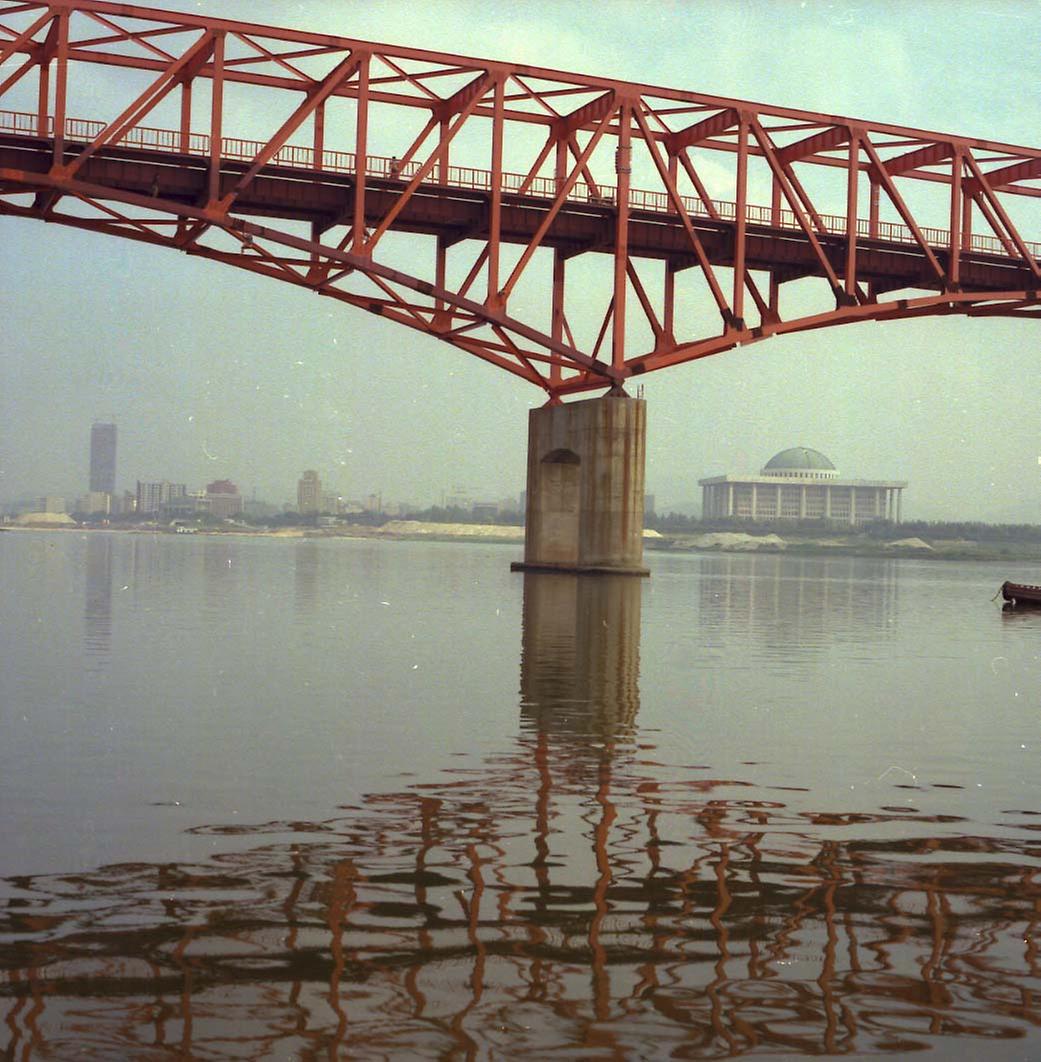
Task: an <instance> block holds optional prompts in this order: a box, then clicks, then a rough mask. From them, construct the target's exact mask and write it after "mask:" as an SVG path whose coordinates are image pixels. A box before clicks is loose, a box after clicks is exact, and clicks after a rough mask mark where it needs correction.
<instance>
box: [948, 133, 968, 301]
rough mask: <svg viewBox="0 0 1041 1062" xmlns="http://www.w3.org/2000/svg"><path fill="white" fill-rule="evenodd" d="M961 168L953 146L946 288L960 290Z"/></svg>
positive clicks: (958, 149)
mask: <svg viewBox="0 0 1041 1062" xmlns="http://www.w3.org/2000/svg"><path fill="white" fill-rule="evenodd" d="M963 169H964V167H963V166H962V157H961V148H960V147H957V146H955V148H954V151H953V152H952V154H951V220H950V226H951V239H950V244H949V245H948V248H947V287H948V289H949V290H950V291H958V290H959V289H960V288H961V240H962V236H961V223H962V186H961V185H962V180H961V179H962V171H963Z"/></svg>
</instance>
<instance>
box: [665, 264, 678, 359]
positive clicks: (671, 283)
mask: <svg viewBox="0 0 1041 1062" xmlns="http://www.w3.org/2000/svg"><path fill="white" fill-rule="evenodd" d="M663 301H664V303H665V305H664V308H663V310H662V332H663V333H664V335H663V336H662V341H663V342H666V343H668V344H669V345H670V346H671V345H675V343H676V325H675V321H676V267H675V266H674V265H673V263H672V261H671V259H666V261H665V278H664V292H663Z"/></svg>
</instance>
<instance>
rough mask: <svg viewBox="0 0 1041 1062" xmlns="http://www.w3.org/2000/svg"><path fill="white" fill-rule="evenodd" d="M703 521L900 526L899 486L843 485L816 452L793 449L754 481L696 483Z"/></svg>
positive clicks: (877, 482) (728, 478)
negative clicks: (877, 522) (886, 522)
mask: <svg viewBox="0 0 1041 1062" xmlns="http://www.w3.org/2000/svg"><path fill="white" fill-rule="evenodd" d="M698 484H699V485H700V487H701V513H702V516H703V517H704V519H706V520H710V519H726V518H736V519H744V520H831V521H834V522H835V523H843V524H853V525H857V524H863V523H868V522H869V521H872V520H892V521H893V522H894V523H899V522H900V498H901V494H902V492H903V490H904V488H905V487H906V486H907V483H906V481H903V480H883V479H843V478H841V477H840V476H839V473H838V471H837V470H836V468H835V466H834V465H833V464H832V463H831V461H829V460H828V458H827V457H825V456H824V454H822V453H821V452H820V451H819V450H811V449H810V448H809V447H808V446H793V447H792V448H791V449H788V450H782V451H781V452H780V453H778V454H775V455H774V456H773V457H771V458H770V460H769V461H767V463H766V464H765V465H764V466H763V468H762V469H761V471H760V472H759V474H758V475H730V474H727V475H723V476H710V477H708V478H707V479H700V480H698Z"/></svg>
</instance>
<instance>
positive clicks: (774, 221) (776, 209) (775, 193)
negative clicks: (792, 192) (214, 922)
mask: <svg viewBox="0 0 1041 1062" xmlns="http://www.w3.org/2000/svg"><path fill="white" fill-rule="evenodd" d="M770 224H771V225H773V227H774V228H775V229H779V228H780V227H781V185H780V183H779V182H778V180H777V178H776V177H775V178H774V179H773V181H772V182H771V185H770Z"/></svg>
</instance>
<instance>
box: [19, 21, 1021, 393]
mask: <svg viewBox="0 0 1041 1062" xmlns="http://www.w3.org/2000/svg"><path fill="white" fill-rule="evenodd" d="M0 64H2V70H3V72H4V73H3V74H0V103H2V104H3V106H4V107H5V108H6V109H5V110H4V111H3V112H2V113H0V213H6V214H12V215H21V216H26V217H37V218H43V219H46V220H50V221H58V222H61V223H64V224H67V225H73V226H77V227H80V228H86V229H92V230H96V231H99V232H104V233H108V234H111V235H118V236H122V237H125V238H129V239H135V240H140V241H144V242H148V243H153V244H159V245H163V246H169V247H173V248H177V249H181V250H185V251H188V252H190V253H192V254H198V255H203V256H206V257H209V258H211V259H215V260H218V261H221V262H225V263H227V264H230V265H235V266H238V267H241V268H245V269H249V270H252V271H254V272H258V273H262V274H265V275H268V276H271V277H275V278H277V279H281V280H285V281H288V282H290V283H294V284H298V285H301V286H304V287H307V288H310V289H312V290H315V291H318V292H319V293H321V294H324V295H328V296H331V297H334V298H337V299H340V300H342V301H345V302H348V303H351V304H354V305H356V306H360V307H363V308H365V309H367V310H369V311H371V312H375V313H378V314H380V315H382V316H384V317H387V318H388V319H391V320H395V321H398V322H399V323H402V324H406V325H408V326H410V327H412V328H415V329H418V330H420V331H422V332H425V333H427V334H430V335H434V336H436V337H438V338H440V339H443V340H445V341H448V342H450V343H453V344H454V345H456V346H458V347H460V348H462V349H463V350H465V351H467V352H469V353H472V354H474V355H476V356H478V357H480V358H482V359H484V360H486V361H489V362H491V363H493V364H495V365H497V366H499V367H500V368H503V369H506V370H508V371H510V372H512V373H514V374H516V375H518V376H520V377H522V378H524V379H526V380H528V381H530V382H532V383H535V384H537V385H538V386H540V387H542V388H543V389H545V390H546V391H547V392H548V393H550V394H564V393H568V392H574V391H582V390H588V389H595V388H600V387H604V386H610V385H612V384H617V383H620V382H623V381H624V380H625V379H626V378H627V377H629V376H632V375H636V374H640V373H645V372H648V371H652V370H655V369H659V368H663V367H666V366H668V365H672V364H676V363H679V362H682V361H687V360H691V359H693V358H698V357H703V356H706V355H708V354H713V353H717V352H719V351H721V350H726V349H729V348H731V347H733V346H735V345H737V344H739V343H747V342H751V341H754V340H756V339H760V338H764V337H766V336H769V335H774V334H779V333H783V332H792V331H798V330H801V329H806V328H816V327H823V326H826V325H831V324H842V323H848V322H852V321H857V320H869V319H875V320H882V319H890V318H898V317H908V316H916V315H930V314H947V313H968V314H991V313H1002V314H1027V313H1031V312H1032V308H1033V307H1035V306H1036V305H1037V290H1038V288H1039V286H1041V267H1039V265H1038V262H1037V257H1038V255H1039V253H1041V247H1039V245H1037V244H1034V243H1029V242H1027V241H1026V239H1025V238H1024V237H1023V235H1022V232H1021V227H1022V222H1023V219H1022V207H1023V205H1024V204H1027V205H1028V206H1029V205H1030V200H1031V199H1032V198H1035V197H1037V196H1039V195H1041V187H1038V184H1037V182H1038V180H1039V179H1041V150H1038V149H1032V148H1021V147H1014V146H1010V145H1006V144H1001V143H997V142H992V141H987V140H976V139H974V140H971V141H970V140H968V139H966V138H963V137H958V136H950V135H946V134H936V133H930V132H925V131H922V130H914V129H903V128H898V127H895V126H890V125H885V124H880V123H869V122H861V121H856V120H850V119H845V118H836V117H833V116H829V115H824V114H814V113H810V112H804V111H797V110H793V109H791V108H779V107H770V106H765V105H759V104H749V103H743V102H740V101H735V100H727V99H720V98H714V97H709V96H704V95H701V94H697V93H691V92H684V91H678V90H672V89H662V88H655V87H652V86H646V85H638V84H627V83H622V82H618V81H613V80H609V79H604V78H595V77H586V76H582V75H576V74H570V73H562V72H559V71H553V70H542V69H538V68H532V67H521V66H516V65H512V64H509V63H501V62H487V61H483V60H474V59H467V58H462V57H458V56H450V55H439V54H436V53H432V52H425V51H420V50H417V49H413V48H408V47H387V46H383V45H374V44H369V43H365V42H360V41H355V40H350V39H346V38H340V37H332V36H329V35H324V34H316V33H302V32H297V31H293V30H284V29H274V28H269V27H260V26H255V25H250V24H246V23H235V22H229V21H226V20H220V19H209V18H201V17H197V16H192V15H181V14H171V13H168V12H158V11H152V10H150V9H145V8H135V7H131V6H127V5H123V4H115V3H108V2H104V0H74V2H73V3H72V4H71V5H62V6H58V5H57V4H52V3H50V2H47V0H37V2H32V0H30V2H25V3H18V4H7V5H6V7H3V8H0ZM102 79H104V85H103V91H102V88H101V86H102ZM113 85H115V86H117V89H116V91H118V92H119V93H121V94H122V100H121V102H119V103H118V104H116V105H115V106H114V108H113V111H114V113H113V115H112V116H111V118H108V117H106V120H104V121H87V120H82V119H79V118H72V117H70V116H69V115H70V113H76V112H77V111H86V110H88V108H96V107H97V103H96V100H98V99H104V98H106V95H107V94H110V93H111V92H112V91H113ZM164 126H165V128H164ZM229 134H240V135H229ZM248 134H252V135H248ZM757 195H761V196H763V197H764V198H765V196H766V195H769V196H770V200H771V201H770V204H769V205H768V206H766V205H763V206H757V205H753V204H752V203H751V202H750V199H751V198H754V197H755V196H757ZM1017 215H1018V216H1019V220H1018V221H1017ZM258 217H259V218H263V219H265V223H264V224H263V225H260V224H258V223H256V221H254V220H247V219H255V218H258ZM302 223H303V224H302ZM396 233H409V234H412V235H413V237H414V236H415V235H417V234H420V235H422V236H425V237H427V238H428V239H427V240H425V241H424V240H420V239H415V238H411V239H408V240H405V241H400V240H397V239H395V234H396ZM431 238H432V239H431ZM424 245H425V246H427V247H428V248H429V252H430V253H429V255H427V256H426V257H424V254H423V247H424ZM587 252H597V253H596V254H595V255H593V256H592V257H591V258H588V259H587V260H583V261H581V262H579V263H576V264H575V265H571V262H572V260H574V259H580V258H582V256H584V255H586V254H587ZM543 258H545V262H544V263H543V262H542V259H543ZM569 278H570V279H571V281H572V283H573V284H574V285H575V286H576V287H577V288H579V289H580V291H581V298H580V299H579V298H574V299H570V300H569V299H567V298H566V297H565V296H566V293H567V287H568V285H567V281H568V280H569ZM798 280H808V281H810V284H809V285H800V286H799V288H798V289H797V290H798V294H797V295H796V296H795V297H793V298H791V299H789V298H788V295H787V291H786V290H785V285H788V284H790V283H791V282H793V281H798ZM782 291H783V292H784V295H785V297H784V298H783V299H782ZM894 292H901V293H902V297H900V298H894V297H893V293H894ZM886 296H889V298H886ZM627 304H628V305H630V306H632V307H634V308H636V309H637V312H636V313H633V314H629V315H628V317H627V314H626V308H627ZM587 313H588V316H587Z"/></svg>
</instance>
